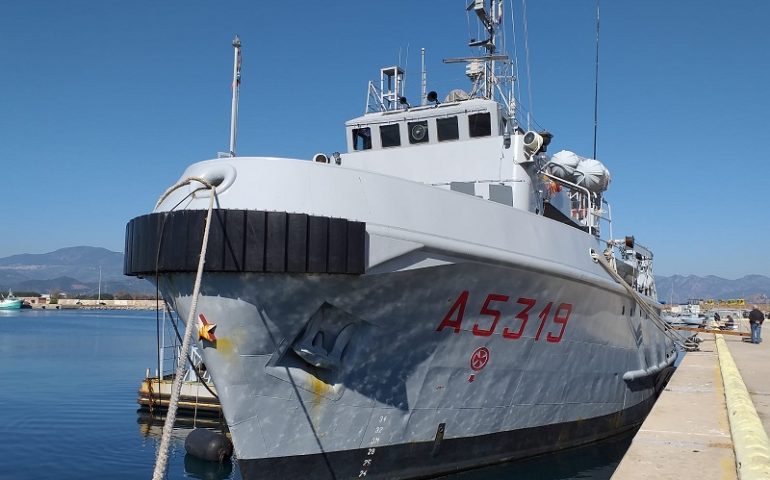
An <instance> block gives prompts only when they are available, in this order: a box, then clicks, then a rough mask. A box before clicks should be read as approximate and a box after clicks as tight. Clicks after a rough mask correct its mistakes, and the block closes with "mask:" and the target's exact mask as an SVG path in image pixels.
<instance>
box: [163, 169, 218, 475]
mask: <svg viewBox="0 0 770 480" xmlns="http://www.w3.org/2000/svg"><path fill="white" fill-rule="evenodd" d="M193 181H195V182H200V183H201V184H203V185H204V186H205V188H208V189H209V190H211V196H210V198H209V208H208V212H207V214H206V226H205V229H204V230H203V244H202V245H201V253H200V258H199V259H198V271H197V272H196V274H195V285H194V287H193V293H192V303H191V305H190V312H189V314H188V316H187V326H186V328H185V335H184V341H183V342H182V351H181V353H180V354H179V357H180V358H185V357H187V355H188V352H189V350H190V344H191V343H192V342H191V340H192V332H193V331H194V330H195V328H194V323H193V322H194V321H195V313H196V310H197V309H198V295H199V294H200V287H201V279H202V277H203V265H204V264H205V263H206V248H207V247H208V242H209V231H210V230H211V218H212V216H213V212H214V197H215V196H216V195H215V194H216V190H215V189H214V186H213V185H211V184H210V183H209V182H208V181H206V180H205V179H203V178H198V177H190V178H187V179H185V180H183V181H182V182H179V183H177V184H176V185H174V186H172V187H171V188H169V189H168V190H166V192H165V193H164V194H163V196H161V198H160V200H158V203H157V205H156V208H157V206H158V205H160V204H161V203H163V200H165V199H166V197H168V196H169V195H170V194H171V192H173V191H174V190H176V189H178V188H181V187H183V186H184V185H188V184H190V183H191V182H193ZM186 365H187V364H186V362H184V361H181V362H177V369H176V375H175V376H174V386H173V388H172V391H171V399H169V404H168V412H167V413H166V421H165V423H164V424H163V436H162V437H161V440H160V446H159V447H158V456H157V457H156V459H155V470H154V471H153V474H152V478H153V480H162V479H163V478H164V477H165V475H166V466H167V464H168V449H169V445H170V443H171V432H172V431H173V429H174V421H176V411H177V406H178V403H179V395H180V394H181V391H182V380H183V378H184V370H185V367H186Z"/></svg>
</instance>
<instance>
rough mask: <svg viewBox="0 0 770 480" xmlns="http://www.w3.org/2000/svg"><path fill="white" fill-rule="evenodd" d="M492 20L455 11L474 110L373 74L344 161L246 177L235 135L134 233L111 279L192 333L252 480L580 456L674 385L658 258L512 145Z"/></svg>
mask: <svg viewBox="0 0 770 480" xmlns="http://www.w3.org/2000/svg"><path fill="white" fill-rule="evenodd" d="M502 8H503V2H502V1H499V0H492V1H491V2H490V1H483V0H474V1H472V2H471V3H470V5H469V6H468V7H467V9H468V11H469V12H471V13H470V15H471V16H474V17H476V18H477V19H478V20H479V21H480V24H481V26H480V29H479V30H480V31H481V32H486V34H485V36H486V37H487V38H486V39H482V40H477V39H475V38H474V39H472V40H471V42H470V43H469V46H470V47H471V48H474V49H479V50H478V51H475V54H474V55H472V56H468V57H461V58H454V59H448V60H445V61H446V62H447V63H457V64H464V66H465V73H466V76H467V77H468V79H469V80H470V87H469V89H468V90H467V91H466V90H461V89H453V90H449V91H447V92H445V95H441V96H440V95H439V94H437V93H436V92H428V93H426V94H425V95H424V99H423V101H421V102H420V104H419V105H418V104H417V102H415V105H414V106H412V105H410V103H409V102H408V101H407V99H406V97H405V96H404V92H403V85H404V74H405V72H404V71H403V70H402V69H401V68H400V67H398V66H388V67H385V68H382V69H381V70H380V72H379V73H380V78H379V81H374V82H370V83H369V88H368V91H369V100H370V102H369V103H368V105H367V109H366V111H365V113H364V114H363V115H361V116H357V117H356V118H353V119H351V120H349V121H348V122H347V123H346V124H345V130H344V133H345V138H346V142H347V151H346V152H344V153H339V152H334V153H332V154H328V155H327V154H324V153H319V154H317V155H315V157H314V158H313V161H308V160H302V159H289V158H275V157H239V156H236V155H235V147H234V137H235V134H234V129H232V128H231V142H230V152H229V154H228V155H224V156H222V157H221V158H218V159H214V160H208V161H203V162H199V163H195V164H193V165H191V166H190V167H188V168H187V170H185V172H184V173H183V174H182V177H181V178H180V180H179V181H178V182H177V183H176V184H174V185H172V186H170V187H169V189H168V190H167V191H166V192H165V193H164V194H163V195H162V196H161V198H160V200H159V201H158V203H157V204H156V207H155V209H154V210H153V211H152V212H151V213H148V214H146V215H142V216H139V217H136V218H134V219H132V220H130V221H129V223H128V225H127V227H126V255H125V264H124V273H125V274H127V275H134V276H143V277H145V278H147V279H148V280H150V281H152V282H155V283H156V284H157V287H158V289H159V291H160V292H161V294H162V295H163V298H164V300H165V301H166V303H167V305H169V306H170V307H171V308H173V309H174V310H175V311H176V312H177V315H178V317H179V318H181V319H186V320H185V321H186V322H187V325H186V328H187V330H186V336H185V342H184V344H185V345H187V344H189V339H190V338H192V339H193V342H194V343H195V344H196V346H197V347H198V349H199V351H200V352H201V355H202V358H203V361H204V362H205V365H206V371H207V372H208V373H209V374H210V375H211V380H212V381H213V383H214V384H215V385H216V391H217V394H218V396H219V400H220V402H221V405H222V411H223V414H224V417H225V419H226V421H227V424H228V427H229V430H230V432H231V434H232V440H233V443H234V446H235V451H236V456H237V458H238V462H239V466H240V471H241V474H242V477H243V478H244V479H256V478H259V479H282V478H314V479H339V478H359V477H368V478H383V479H384V478H387V479H406V478H425V477H428V476H435V475H440V474H445V473H450V472H456V471H459V470H464V469H469V468H475V467H479V466H482V465H486V464H491V463H496V462H503V461H509V460H515V459H519V458H525V457H530V456H534V455H539V454H543V453H548V452H553V451H557V450H561V449H566V448H570V447H575V446H578V445H583V444H587V443H591V442H594V441H598V440H601V439H604V438H608V437H611V436H614V435H617V434H619V433H621V432H624V431H630V430H632V429H634V428H636V427H637V426H639V425H640V424H641V423H642V421H643V420H644V418H645V417H646V416H647V414H648V412H649V411H650V409H651V408H652V406H653V404H654V402H655V400H656V398H657V395H658V393H659V392H660V391H661V390H662V388H663V387H664V386H665V384H666V382H667V380H668V378H669V377H670V375H671V373H672V372H673V369H674V366H673V365H674V363H675V360H676V358H677V348H676V344H677V342H680V341H681V337H677V335H678V334H677V333H676V332H675V331H673V330H672V329H671V327H670V326H669V325H667V324H666V323H665V322H663V321H662V320H661V319H660V317H659V314H660V310H661V308H662V305H661V304H660V303H658V301H657V300H656V299H657V293H656V287H655V281H654V275H653V254H652V252H651V251H650V250H649V249H647V248H646V247H644V246H642V245H640V244H639V243H637V242H636V241H635V239H634V237H632V236H625V237H622V238H618V237H614V236H613V235H612V234H611V229H610V228H609V227H610V221H611V218H610V208H609V206H608V203H607V201H606V199H605V192H606V190H607V188H608V186H609V182H610V176H609V171H608V170H607V168H606V167H605V166H604V165H603V164H602V163H601V162H599V161H598V160H596V159H591V158H584V157H581V156H578V155H576V154H574V153H572V152H567V151H562V152H559V153H557V154H555V155H550V154H549V153H548V152H547V147H548V146H549V144H550V142H551V139H552V135H551V134H550V133H549V132H547V131H544V130H540V131H534V130H526V129H525V128H526V125H527V122H526V121H524V120H523V119H522V118H521V117H522V114H521V112H520V111H518V110H517V102H516V101H515V99H514V98H513V92H514V89H513V88H512V87H511V86H510V85H506V82H511V81H513V79H514V78H515V75H512V72H511V71H510V70H508V71H504V70H505V69H506V68H510V66H511V64H512V62H511V61H510V60H509V58H508V56H507V55H505V54H504V53H501V52H499V51H498V50H497V47H496V41H497V40H499V34H500V33H501V32H500V31H499V30H500V28H501V24H500V22H501V20H502V18H504V17H503V15H502ZM233 46H234V47H235V58H236V62H234V64H235V68H234V77H235V78H234V81H233V84H234V88H233V105H236V103H237V102H236V99H237V91H238V85H239V84H240V48H241V44H240V41H239V40H238V39H237V38H236V40H235V41H234V42H233ZM378 85H379V86H380V88H378V87H377V86H378ZM440 99H443V101H442V100H440ZM235 112H237V109H236V108H233V118H236V115H235ZM304 113H305V112H303V116H302V118H303V122H304V121H305V120H304V119H305V118H307V117H306V115H304ZM640 178H644V177H640ZM199 259H200V260H199ZM182 355H184V353H182ZM170 423H171V422H169V424H170Z"/></svg>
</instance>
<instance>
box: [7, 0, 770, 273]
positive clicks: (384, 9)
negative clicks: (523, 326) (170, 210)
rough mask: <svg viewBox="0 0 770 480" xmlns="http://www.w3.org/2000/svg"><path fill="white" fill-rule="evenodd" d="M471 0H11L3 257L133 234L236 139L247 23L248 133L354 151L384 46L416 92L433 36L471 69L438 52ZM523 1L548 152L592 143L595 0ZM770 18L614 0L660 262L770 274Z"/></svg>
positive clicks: (448, 82) (640, 229) (611, 152)
mask: <svg viewBox="0 0 770 480" xmlns="http://www.w3.org/2000/svg"><path fill="white" fill-rule="evenodd" d="M464 1H465V0H441V1H439V0H433V1H428V0H424V1H407V0H389V1H386V2H368V1H361V0H357V1H352V0H351V1H348V0H335V1H298V2H253V1H241V0H237V1H230V2H211V1H202V0H201V1H189V0H188V1H180V0H164V1H162V2H157V1H146V0H136V1H132V2H119V1H116V0H112V1H101V2H97V1H67V2H56V1H50V0H49V1H39V0H26V1H24V2H3V4H2V6H0V65H2V69H1V70H0V92H2V93H0V95H2V102H0V166H2V178H3V179H4V182H3V190H4V193H5V198H6V201H5V205H4V212H3V221H2V230H1V231H2V235H0V257H4V256H8V255H13V254H17V253H45V252H49V251H52V250H55V249H58V248H61V247H68V246H75V245H93V246H102V247H106V248H109V249H111V250H115V251H122V250H123V234H124V227H125V224H126V222H127V221H128V220H130V219H131V218H133V217H135V216H137V215H141V214H143V213H147V212H149V211H150V210H151V209H152V207H153V205H154V203H155V200H156V199H157V198H158V196H159V195H160V193H162V192H163V190H164V189H165V188H166V187H168V186H169V185H170V184H172V183H173V182H174V181H175V180H176V179H177V178H178V177H179V175H180V174H181V173H182V171H183V169H184V168H185V167H186V166H187V165H188V164H190V163H193V162H195V161H199V160H205V159H209V158H213V157H214V156H216V152H217V151H224V150H226V149H227V146H228V138H229V137H228V135H229V111H230V81H231V75H232V47H231V45H230V42H231V40H232V38H233V36H234V35H235V34H236V33H237V34H239V35H240V37H241V40H242V42H243V45H244V48H243V84H242V89H241V103H240V120H239V139H238V153H239V154H241V155H271V156H272V155H275V156H286V157H295V158H311V157H312V155H313V154H314V153H316V152H332V151H335V150H339V151H342V150H344V140H345V138H344V130H343V124H344V122H345V120H346V119H348V118H352V117H355V116H358V115H360V114H361V113H362V112H363V109H364V105H365V100H366V85H367V82H368V81H369V80H374V79H376V78H378V75H379V68H380V67H383V66H386V65H390V64H394V63H397V62H398V61H399V58H400V59H401V65H402V66H405V67H406V69H407V75H408V76H407V96H408V97H410V98H412V99H414V100H415V101H416V100H417V98H418V96H419V67H420V57H419V50H420V48H421V47H424V48H426V52H427V67H428V84H429V89H431V90H436V91H438V92H439V93H440V95H442V96H443V94H444V93H446V92H447V91H448V90H450V89H451V88H457V87H461V88H465V87H467V84H466V80H465V78H464V75H463V68H462V66H457V65H454V66H453V65H443V64H442V63H441V59H442V58H447V57H454V56H463V55H467V54H468V53H469V50H468V49H467V48H466V47H465V45H466V43H467V41H468V37H469V36H470V35H473V34H474V33H475V28H474V27H473V26H475V21H474V19H473V18H471V19H470V25H471V26H472V27H471V30H472V32H470V33H469V20H468V18H467V17H466V15H465V12H464ZM512 1H513V9H514V10H515V11H516V13H517V14H518V13H521V12H522V0H512ZM526 3H527V5H526V8H527V13H528V30H529V53H530V73H531V75H530V77H529V79H528V78H527V75H526V70H525V69H524V68H523V65H524V63H523V58H524V52H523V49H522V48H520V50H519V58H520V61H521V65H522V68H520V70H519V76H520V78H521V82H522V85H521V86H522V91H523V92H527V91H528V87H529V89H531V92H532V103H531V105H529V100H528V98H527V97H528V95H526V94H525V95H524V97H525V98H523V99H521V102H522V104H523V106H525V107H528V108H530V109H531V111H532V112H533V115H534V118H535V120H536V121H537V122H538V124H539V125H540V126H542V127H544V128H547V129H548V130H549V131H551V132H552V133H553V134H554V135H555V137H554V140H553V142H552V146H551V148H550V149H549V150H550V151H551V152H556V151H558V150H561V149H568V150H573V151H575V152H577V153H578V154H581V155H584V156H590V155H591V151H592V148H593V147H592V144H593V92H594V83H593V82H594V48H595V44H594V40H595V24H594V20H595V13H596V10H595V5H596V4H595V1H594V0H585V1H583V0H539V1H535V0H529V1H528V2H526ZM509 15H510V8H509V2H508V1H506V16H507V17H508V16H509ZM768 19H770V3H768V2H765V1H762V0H735V1H732V2H724V1H717V0H679V1H675V2H672V1H670V0H669V1H665V0H648V1H636V0H634V1H632V0H614V1H608V0H604V1H602V4H601V52H600V93H599V138H598V158H599V159H600V160H602V161H603V162H604V163H605V164H606V165H607V166H608V168H609V169H610V172H611V173H612V184H611V185H610V189H609V191H608V193H607V199H608V200H609V201H610V202H611V204H612V213H613V217H614V223H613V229H614V234H615V236H616V237H620V236H622V235H626V234H633V235H635V237H636V239H637V240H638V241H639V242H640V243H642V244H644V245H647V246H649V247H650V248H651V249H652V250H653V251H654V252H655V255H656V265H655V268H656V273H657V274H658V275H672V274H696V275H708V274H713V275H718V276H722V277H726V278H738V277H741V276H743V275H746V274H753V273H759V274H765V275H770V255H768V252H767V250H768V249H767V245H768V241H767V239H768V238H769V236H770V213H769V212H768V207H769V206H770V205H769V204H770V202H769V201H768V199H770V195H769V194H768V192H770V166H768V164H769V163H770V158H769V157H768V154H767V153H766V152H767V150H768V140H769V139H770V134H768V131H770V129H769V128H768V127H770V121H768V116H767V115H768V114H767V112H768V110H769V108H768V107H770V93H769V92H770V78H769V77H770V53H769V52H770V34H769V33H767V25H766V22H767V20H768ZM522 30H523V29H522V27H521V24H518V25H517V32H518V33H519V34H520V33H521V32H522ZM511 39H512V36H511V34H510V31H509V33H508V46H509V49H508V50H509V52H510V53H513V51H512V48H511V43H512V42H511ZM517 41H518V44H519V47H522V46H523V41H522V39H521V38H519V39H518V40H517Z"/></svg>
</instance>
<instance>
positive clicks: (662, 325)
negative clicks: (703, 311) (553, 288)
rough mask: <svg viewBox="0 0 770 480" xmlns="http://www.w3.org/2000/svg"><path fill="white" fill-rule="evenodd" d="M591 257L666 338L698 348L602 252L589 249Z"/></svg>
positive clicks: (691, 348) (688, 349)
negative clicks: (659, 312) (629, 296)
mask: <svg viewBox="0 0 770 480" xmlns="http://www.w3.org/2000/svg"><path fill="white" fill-rule="evenodd" d="M591 257H592V258H593V259H594V262H596V263H598V264H599V265H601V266H602V267H604V269H605V270H606V271H607V273H609V274H610V276H611V277H612V278H613V279H615V281H616V282H618V283H619V284H620V285H621V286H623V288H625V289H626V291H627V292H628V293H630V294H631V296H632V297H634V299H635V300H636V303H637V304H638V305H639V308H641V309H642V310H644V312H645V313H647V315H648V316H649V318H650V320H651V321H652V324H653V325H655V326H656V327H657V328H658V329H659V330H660V331H662V332H663V334H664V335H666V336H667V337H668V338H670V339H671V340H673V341H674V342H675V343H678V344H679V345H680V346H681V347H682V348H683V349H685V350H686V351H688V352H691V351H695V350H698V348H699V347H698V343H697V342H695V341H693V340H691V339H689V338H686V337H685V336H684V335H682V334H681V333H679V332H677V331H676V330H674V329H673V328H671V326H670V325H668V324H667V323H666V322H665V320H663V319H662V318H660V317H659V316H658V313H657V312H656V311H655V310H654V309H653V308H652V307H651V306H650V305H649V304H648V303H647V300H646V299H645V298H644V297H642V296H641V295H640V294H639V292H637V291H636V290H635V289H634V287H632V286H631V285H629V284H628V282H626V280H625V279H624V278H623V277H621V276H620V274H619V273H618V272H616V271H615V269H614V268H612V266H611V265H610V264H609V263H608V262H607V260H605V259H604V256H603V255H602V254H599V253H597V252H595V251H593V250H592V251H591Z"/></svg>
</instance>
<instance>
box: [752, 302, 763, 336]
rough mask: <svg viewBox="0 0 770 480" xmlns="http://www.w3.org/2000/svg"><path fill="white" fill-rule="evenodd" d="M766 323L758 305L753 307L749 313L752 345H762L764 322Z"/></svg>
mask: <svg viewBox="0 0 770 480" xmlns="http://www.w3.org/2000/svg"><path fill="white" fill-rule="evenodd" d="M764 321H765V314H764V313H762V312H761V311H759V309H758V308H757V306H756V305H752V306H751V311H750V312H749V324H750V325H751V343H760V342H761V341H762V322H764Z"/></svg>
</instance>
